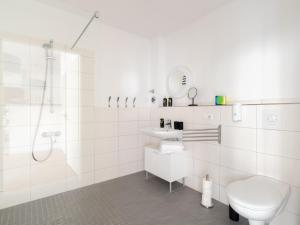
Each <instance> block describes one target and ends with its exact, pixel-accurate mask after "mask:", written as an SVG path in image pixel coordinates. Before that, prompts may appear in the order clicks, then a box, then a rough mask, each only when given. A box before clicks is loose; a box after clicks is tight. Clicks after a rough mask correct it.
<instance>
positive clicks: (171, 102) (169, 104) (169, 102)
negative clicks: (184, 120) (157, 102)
mask: <svg viewBox="0 0 300 225" xmlns="http://www.w3.org/2000/svg"><path fill="white" fill-rule="evenodd" d="M168 106H169V107H172V106H173V99H172V98H169V99H168Z"/></svg>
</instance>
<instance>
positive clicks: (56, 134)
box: [42, 131, 61, 138]
mask: <svg viewBox="0 0 300 225" xmlns="http://www.w3.org/2000/svg"><path fill="white" fill-rule="evenodd" d="M59 136H61V132H60V131H48V132H47V131H45V132H43V133H42V137H44V138H47V137H59Z"/></svg>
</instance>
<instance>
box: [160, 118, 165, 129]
mask: <svg viewBox="0 0 300 225" xmlns="http://www.w3.org/2000/svg"><path fill="white" fill-rule="evenodd" d="M164 127H165V120H164V119H163V118H161V119H160V128H164Z"/></svg>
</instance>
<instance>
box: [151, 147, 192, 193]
mask: <svg viewBox="0 0 300 225" xmlns="http://www.w3.org/2000/svg"><path fill="white" fill-rule="evenodd" d="M145 171H146V173H148V172H149V173H151V174H153V175H155V176H157V177H160V178H162V179H164V180H166V181H168V182H169V183H170V192H171V191H172V182H174V181H178V180H181V179H182V180H183V184H184V178H185V177H187V153H186V151H180V152H172V153H168V154H163V153H161V152H160V151H159V146H146V147H145Z"/></svg>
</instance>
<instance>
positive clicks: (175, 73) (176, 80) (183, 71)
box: [167, 66, 191, 98]
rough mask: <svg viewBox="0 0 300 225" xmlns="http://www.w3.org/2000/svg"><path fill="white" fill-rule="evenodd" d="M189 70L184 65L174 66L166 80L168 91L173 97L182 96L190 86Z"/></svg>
mask: <svg viewBox="0 0 300 225" xmlns="http://www.w3.org/2000/svg"><path fill="white" fill-rule="evenodd" d="M190 80H191V72H190V70H189V69H188V68H187V67H185V66H179V67H175V68H174V69H173V70H171V72H170V73H169V76H168V80H167V89H168V93H169V95H170V96H171V97H173V98H182V97H184V96H185V95H186V93H187V90H188V89H189V88H190V83H191V81H190Z"/></svg>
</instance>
